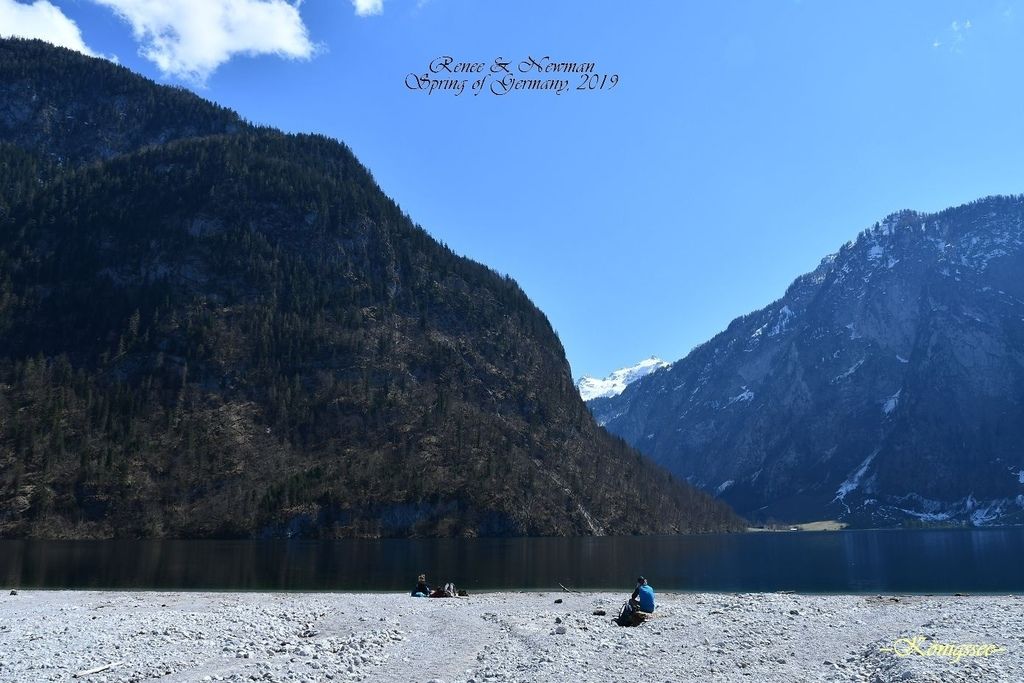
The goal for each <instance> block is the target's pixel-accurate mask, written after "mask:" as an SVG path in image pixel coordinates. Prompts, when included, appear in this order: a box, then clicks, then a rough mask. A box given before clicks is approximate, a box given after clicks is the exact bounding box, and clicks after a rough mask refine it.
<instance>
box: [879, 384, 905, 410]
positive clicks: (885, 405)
mask: <svg viewBox="0 0 1024 683" xmlns="http://www.w3.org/2000/svg"><path fill="white" fill-rule="evenodd" d="M902 391H903V390H902V389H900V390H899V391H897V392H896V393H895V394H893V395H892V396H890V397H889V398H887V399H885V400H884V401H883V402H882V412H883V413H884V414H886V415H888V414H890V413H891V412H892V411H894V410H896V406H898V405H899V404H900V393H901V392H902Z"/></svg>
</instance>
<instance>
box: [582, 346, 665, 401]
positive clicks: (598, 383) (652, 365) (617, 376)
mask: <svg viewBox="0 0 1024 683" xmlns="http://www.w3.org/2000/svg"><path fill="white" fill-rule="evenodd" d="M669 365H671V363H666V362H665V361H663V360H662V359H660V358H658V357H656V356H651V357H650V358H647V359H644V360H642V361H640V362H639V363H637V364H636V365H632V366H630V367H628V368H622V369H619V370H616V371H615V372H613V373H611V374H610V375H608V376H607V377H605V378H604V379H598V378H596V377H591V376H589V375H584V376H583V377H581V378H580V380H579V381H578V382H576V389H578V390H579V392H580V396H581V397H582V398H583V400H584V401H592V400H594V399H595V398H610V397H612V396H618V395H619V394H621V393H622V392H623V391H625V389H626V387H627V386H629V385H630V384H632V383H633V382H635V381H637V380H638V379H640V378H641V377H646V376H647V375H649V374H651V373H652V372H654V371H656V370H660V369H661V368H667V367H668V366H669Z"/></svg>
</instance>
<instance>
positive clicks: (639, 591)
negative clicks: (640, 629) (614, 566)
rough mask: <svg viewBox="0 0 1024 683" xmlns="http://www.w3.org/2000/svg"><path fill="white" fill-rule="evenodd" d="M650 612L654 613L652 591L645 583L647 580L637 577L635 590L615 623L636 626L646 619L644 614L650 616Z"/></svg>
mask: <svg viewBox="0 0 1024 683" xmlns="http://www.w3.org/2000/svg"><path fill="white" fill-rule="evenodd" d="M652 612H654V589H653V588H651V586H650V585H649V584H648V583H647V579H645V578H644V577H642V576H639V577H637V580H636V588H634V589H633V594H632V595H631V596H629V600H627V601H626V604H624V605H623V606H622V611H621V612H619V616H618V619H617V621H618V623H619V626H636V625H638V624H639V623H640V622H641V621H643V620H644V619H646V618H647V617H646V616H645V615H644V613H646V614H647V615H650V614H651V613H652Z"/></svg>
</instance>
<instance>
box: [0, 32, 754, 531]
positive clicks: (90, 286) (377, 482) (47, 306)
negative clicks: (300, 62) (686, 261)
mask: <svg viewBox="0 0 1024 683" xmlns="http://www.w3.org/2000/svg"><path fill="white" fill-rule="evenodd" d="M0 93H3V95H2V98H0V102H2V104H0V168H2V169H3V175H2V176H0V534H2V535H5V536H21V537H26V536H27V537H60V538H87V537H124V536H145V537H208V536H218V537H262V536H305V537H354V536H359V537H381V536H410V535H412V536H456V535H457V536H478V535H512V534H517V535H518V534H530V535H575V534H601V533H609V534H633V533H654V532H658V533H662V532H673V531H683V530H719V529H734V528H738V527H739V525H740V520H739V519H738V518H737V517H736V516H735V515H734V514H733V513H732V511H731V510H729V508H728V507H727V506H725V505H724V504H722V503H720V502H718V501H715V500H713V499H712V498H711V497H710V496H708V495H706V494H704V493H703V492H700V491H697V490H696V489H694V488H693V487H691V486H689V485H687V484H685V483H680V482H678V481H674V480H673V478H672V477H671V475H669V474H668V473H666V472H664V471H663V470H661V469H660V468H658V467H656V466H654V465H652V464H651V463H649V462H648V461H647V460H646V459H644V458H643V457H641V456H640V455H639V454H638V453H637V452H635V451H634V450H632V449H630V448H629V447H628V446H626V445H625V444H624V443H623V442H622V441H621V440H619V439H618V438H616V437H612V436H610V435H608V434H607V433H606V432H605V431H604V430H602V429H600V428H599V427H598V426H597V425H596V424H595V423H594V421H593V419H592V418H591V416H590V414H589V412H588V411H587V409H586V407H585V405H584V404H583V402H582V401H581V400H580V398H579V396H578V394H577V393H576V391H575V388H574V386H573V383H572V378H571V375H570V371H569V366H568V363H567V362H566V359H565V354H564V351H563V349H562V346H561V344H560V342H559V340H558V338H557V336H556V334H555V332H554V330H553V329H552V326H551V324H550V323H549V322H548V320H547V318H546V317H545V316H544V315H543V313H541V312H540V311H539V310H537V308H536V307H535V306H534V305H533V304H532V303H531V302H530V300H529V299H528V298H527V296H526V295H525V294H524V293H523V292H522V290H521V289H520V288H519V286H518V285H517V284H516V283H515V282H514V281H513V280H511V279H510V278H508V277H506V276H501V275H498V274H497V273H495V272H493V271H492V270H490V269H488V268H486V267H485V266H482V265H480V264H478V263H475V262H473V261H471V260H469V259H466V258H463V257H460V256H457V255H455V254H453V253H452V252H451V251H450V250H449V249H448V248H446V247H444V246H442V245H440V244H439V243H437V242H436V241H435V240H433V239H432V238H431V237H430V236H429V235H428V234H427V233H426V232H425V231H424V230H423V229H422V228H420V227H419V226H417V225H415V224H414V223H413V222H412V221H411V220H410V219H409V218H408V217H407V216H406V215H405V214H403V213H402V211H401V210H400V209H399V208H398V206H397V205H396V204H395V203H394V202H393V201H391V200H390V199H389V198H388V197H386V196H385V195H384V194H383V193H382V192H381V190H380V189H379V188H378V187H377V185H376V184H375V183H374V181H373V178H372V176H371V175H370V173H369V172H368V171H367V170H366V169H365V168H364V167H363V166H362V165H361V164H360V163H359V162H358V160H357V159H356V158H355V157H354V156H353V155H352V153H351V151H350V150H349V149H348V148H347V147H345V146H344V145H343V144H341V143H339V142H336V141H334V140H331V139H328V138H325V137H321V136H314V135H286V134H283V133H281V132H278V131H275V130H272V129H266V128H256V127H253V126H250V125H248V124H246V123H244V122H243V121H241V119H240V118H239V117H238V116H237V115H235V114H233V113H232V112H228V111H227V110H224V109H222V108H220V107H216V106H214V105H212V104H210V103H207V102H204V101H202V100H200V99H199V98H196V97H195V96H193V95H191V94H188V93H185V92H183V91H181V90H177V89H173V88H167V87H164V86H158V85H156V84H154V83H152V82H150V81H147V80H145V79H143V78H141V77H139V76H136V75H134V74H132V73H131V72H130V71H128V70H126V69H124V68H121V67H119V66H116V65H113V64H110V63H108V62H106V61H103V60H99V59H92V58H87V57H84V56H82V55H79V54H76V53H73V52H70V51H67V50H63V49H59V48H54V47H50V46H47V45H45V44H42V43H39V42H33V41H21V40H5V41H0Z"/></svg>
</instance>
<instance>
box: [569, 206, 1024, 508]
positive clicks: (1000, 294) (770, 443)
mask: <svg viewBox="0 0 1024 683" xmlns="http://www.w3.org/2000/svg"><path fill="white" fill-rule="evenodd" d="M1022 245H1024V199H1022V198H1021V197H989V198H987V199H983V200H980V201H977V202H974V203H971V204H968V205H965V206H960V207H957V208H952V209H948V210H945V211H942V212H939V213H935V214H923V213H916V212H912V211H905V212H901V213H897V214H894V215H892V216H889V217H888V218H887V219H885V220H884V221H883V222H881V223H879V224H876V225H875V226H874V227H872V228H871V229H869V230H866V231H865V232H863V233H861V234H860V235H859V236H858V237H857V239H856V240H855V241H853V242H850V243H848V244H846V245H844V246H843V247H842V248H841V249H840V250H839V251H838V252H837V253H835V254H832V255H831V256H828V257H827V258H825V259H824V260H823V261H822V262H821V264H820V265H819V266H818V267H817V268H816V269H815V270H814V271H813V272H811V273H808V274H806V275H803V276H801V277H799V278H797V279H796V281H795V282H793V284H792V285H791V286H790V287H789V289H788V290H787V291H786V293H785V295H784V296H783V297H782V298H781V299H779V300H778V301H776V302H775V303H773V304H771V305H770V306H767V307H766V308H763V309H761V310H759V311H756V312H754V313H751V314H749V315H745V316H743V317H741V318H737V319H736V320H734V321H733V322H732V323H731V324H730V325H729V326H728V328H727V329H726V330H725V331H724V332H722V333H720V334H718V335H717V336H715V337H714V338H713V339H712V340H710V341H709V342H707V343H705V344H703V345H702V346H700V347H698V348H696V349H694V350H693V351H692V352H691V353H690V354H689V355H687V356H686V357H685V358H684V359H682V360H680V361H678V362H676V363H674V364H673V365H672V366H671V367H670V368H668V369H665V370H661V371H659V372H656V373H654V374H652V375H650V376H648V377H645V378H644V379H641V380H640V381H638V382H635V383H633V384H631V385H629V386H628V387H626V389H625V391H623V392H622V393H621V394H620V395H618V396H615V397H612V398H603V399H596V400H594V401H591V402H590V404H589V405H590V407H591V409H592V411H593V413H594V415H595V416H596V418H597V419H598V421H599V422H601V423H603V424H604V425H605V427H606V428H607V429H608V430H609V431H611V432H612V433H615V434H618V435H620V436H622V437H623V438H625V439H626V440H627V441H628V442H629V443H631V444H633V445H635V446H636V447H637V448H639V449H640V450H641V451H642V452H644V453H645V454H647V455H648V456H650V457H651V458H652V459H653V460H654V461H655V462H658V463H660V464H662V465H664V466H665V467H667V468H668V469H669V470H670V471H672V472H674V473H675V474H676V475H678V476H680V477H684V478H686V479H688V480H689V481H691V482H693V483H695V484H697V485H699V486H701V487H702V488H704V489H706V490H708V491H711V492H714V493H716V494H718V495H720V496H721V497H722V498H723V499H724V500H726V501H728V502H730V503H731V504H733V505H734V506H735V507H736V509H737V510H738V511H739V512H740V513H741V514H745V515H748V516H749V517H750V518H751V519H756V520H766V519H771V518H774V519H777V520H779V521H783V520H789V521H806V520H813V519H828V518H839V519H845V520H847V521H849V522H851V523H853V524H861V525H895V524H902V523H920V522H926V523H970V524H975V525H982V524H998V523H1019V522H1022V521H1024V448H1022V444H1024V250H1022Z"/></svg>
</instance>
